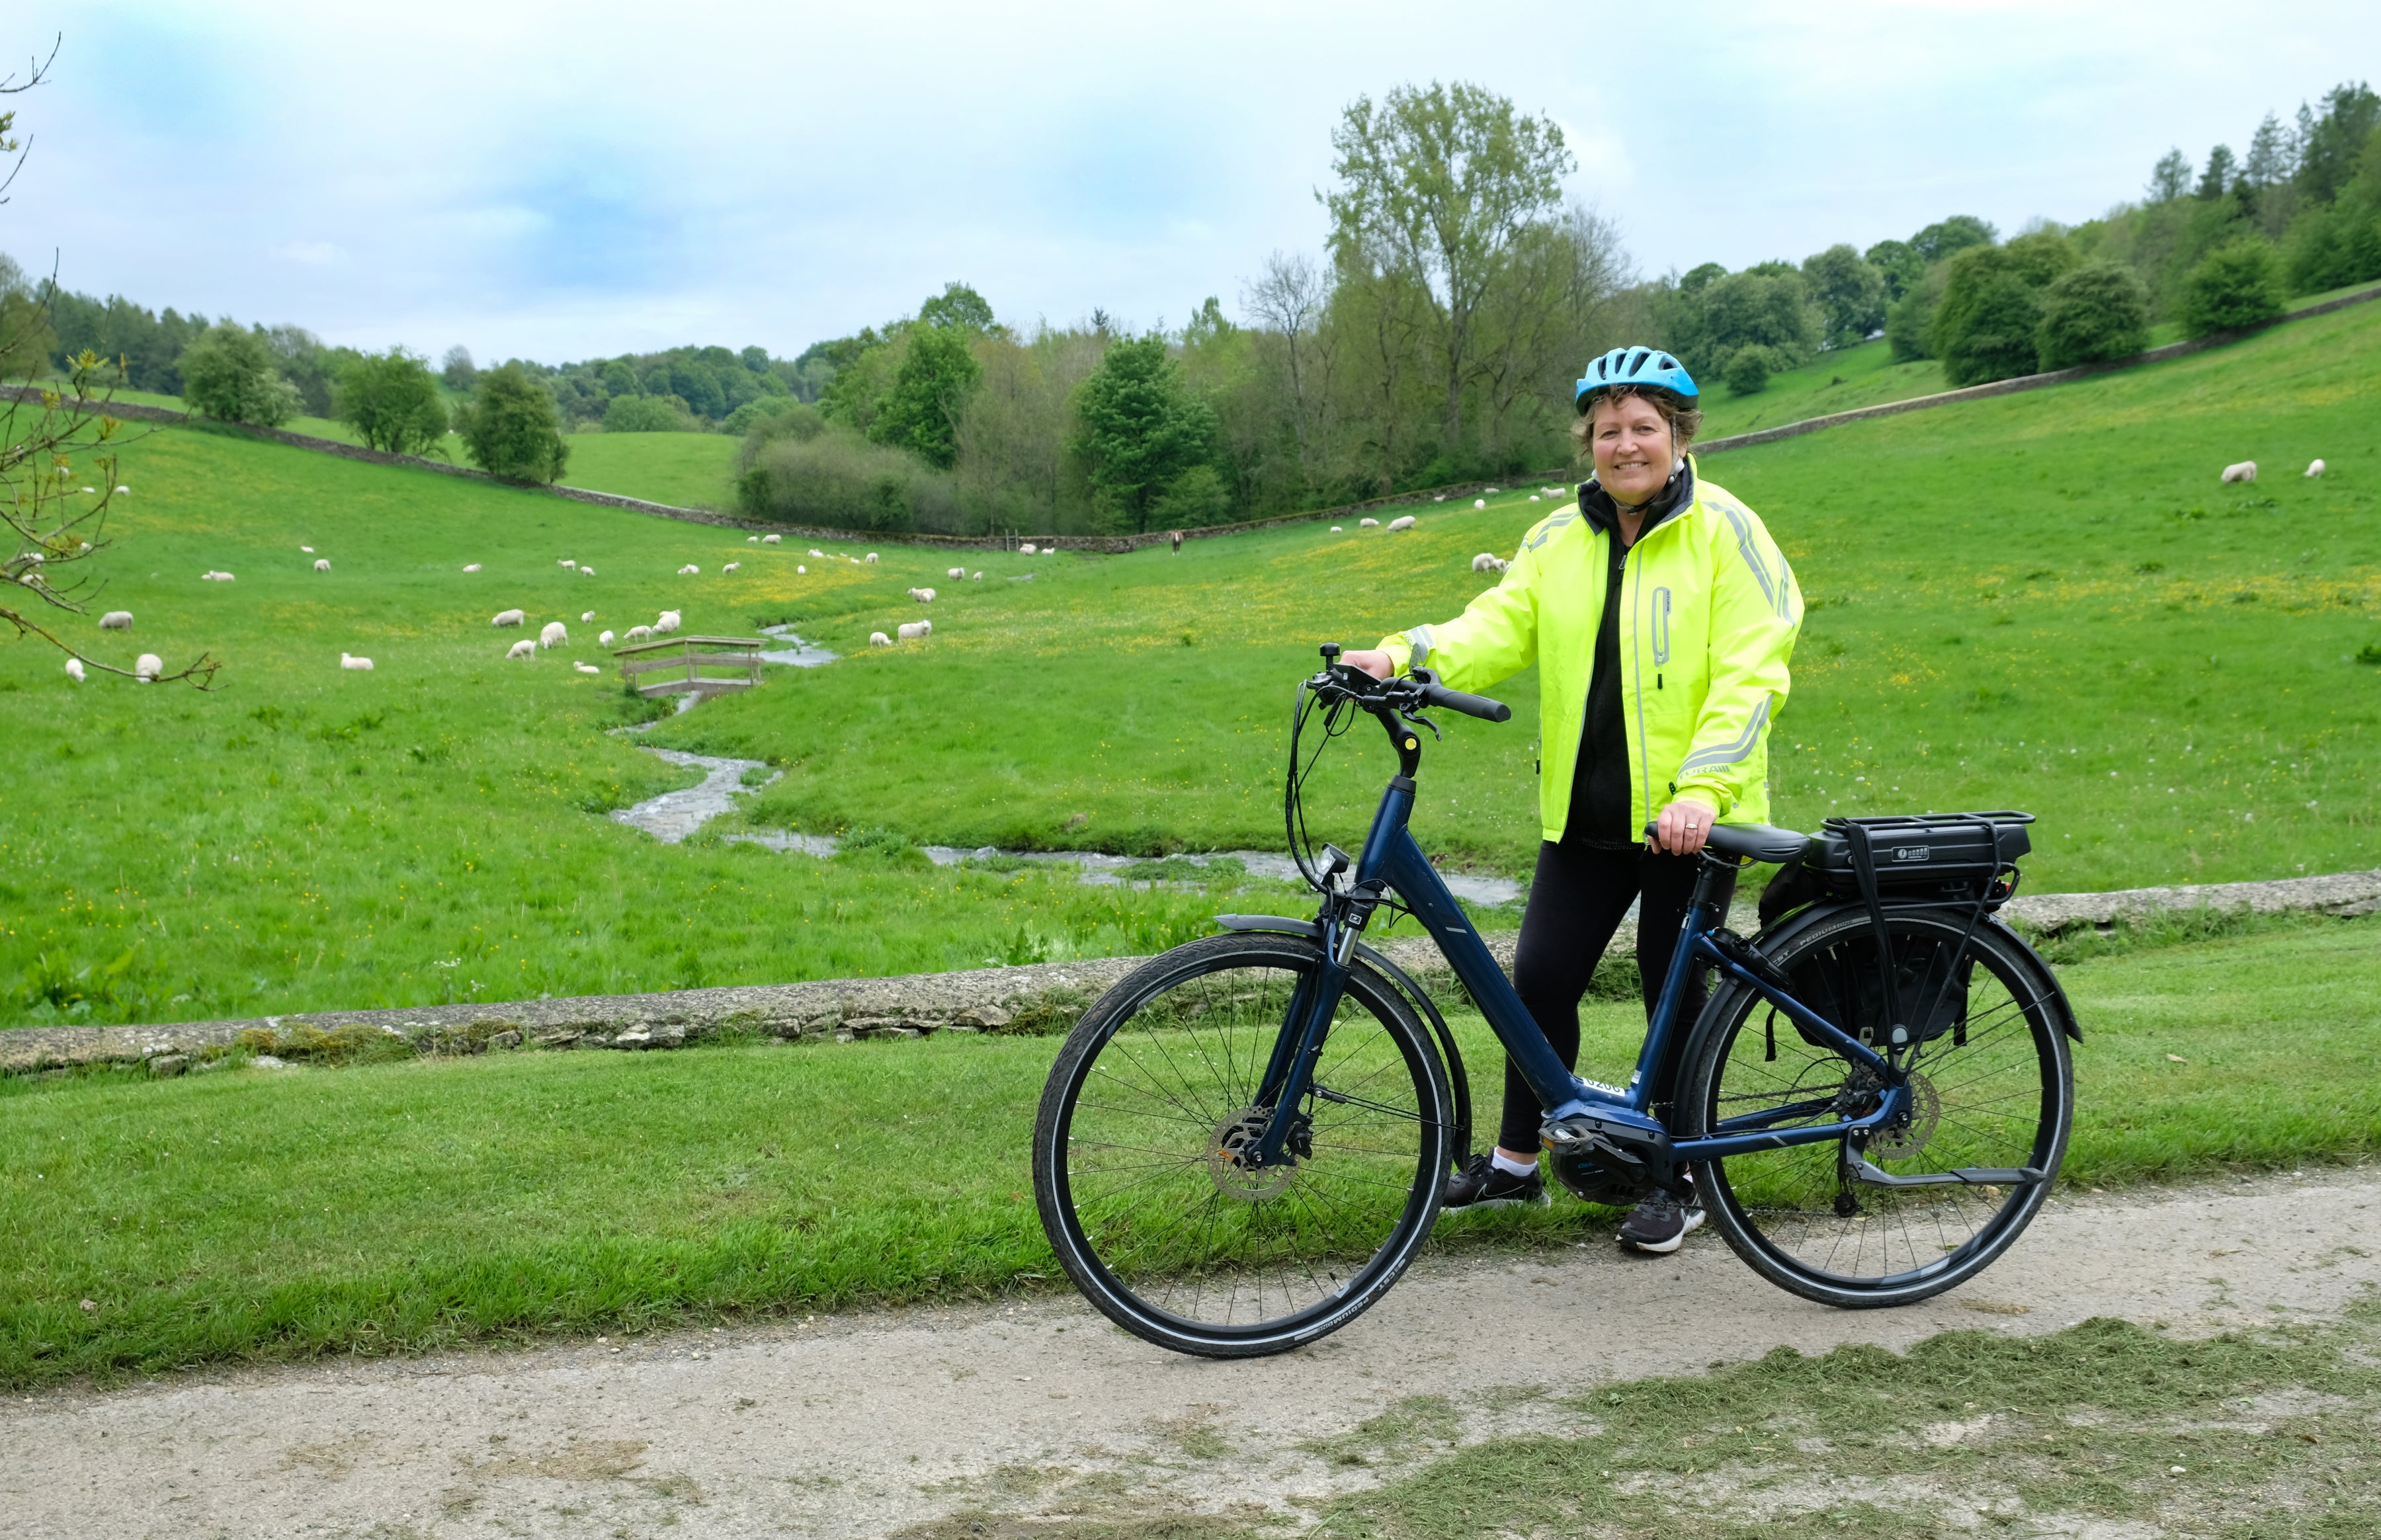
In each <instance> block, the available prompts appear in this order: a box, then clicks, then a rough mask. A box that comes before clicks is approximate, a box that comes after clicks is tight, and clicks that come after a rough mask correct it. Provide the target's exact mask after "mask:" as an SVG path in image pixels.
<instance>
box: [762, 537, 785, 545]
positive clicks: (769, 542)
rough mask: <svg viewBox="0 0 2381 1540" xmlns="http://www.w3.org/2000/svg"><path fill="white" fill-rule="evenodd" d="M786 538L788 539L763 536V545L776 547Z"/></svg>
mask: <svg viewBox="0 0 2381 1540" xmlns="http://www.w3.org/2000/svg"><path fill="white" fill-rule="evenodd" d="M785 538H786V537H785V536H783V535H763V536H762V537H761V543H762V544H763V545H775V544H776V543H777V542H778V541H780V540H784V539H785Z"/></svg>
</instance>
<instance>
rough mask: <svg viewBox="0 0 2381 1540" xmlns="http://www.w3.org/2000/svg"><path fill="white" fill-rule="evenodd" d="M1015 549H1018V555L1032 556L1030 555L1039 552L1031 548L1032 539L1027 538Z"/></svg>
mask: <svg viewBox="0 0 2381 1540" xmlns="http://www.w3.org/2000/svg"><path fill="white" fill-rule="evenodd" d="M1017 551H1018V554H1020V555H1021V556H1032V555H1038V554H1039V552H1036V551H1035V550H1034V549H1033V542H1032V540H1027V541H1026V542H1025V543H1024V544H1023V545H1020V546H1019V547H1018V548H1017Z"/></svg>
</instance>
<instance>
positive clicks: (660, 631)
mask: <svg viewBox="0 0 2381 1540" xmlns="http://www.w3.org/2000/svg"><path fill="white" fill-rule="evenodd" d="M681 624H684V623H683V622H682V621H680V620H679V619H678V612H677V611H676V610H664V611H663V612H661V616H660V618H659V619H657V620H655V621H654V622H653V635H654V636H656V637H666V636H668V635H669V634H670V633H671V632H673V631H675V630H677V629H678V626H679V625H681Z"/></svg>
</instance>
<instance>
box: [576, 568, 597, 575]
mask: <svg viewBox="0 0 2381 1540" xmlns="http://www.w3.org/2000/svg"><path fill="white" fill-rule="evenodd" d="M579 576H581V577H592V576H595V569H594V568H593V567H580V569H579Z"/></svg>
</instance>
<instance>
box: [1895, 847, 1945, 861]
mask: <svg viewBox="0 0 2381 1540" xmlns="http://www.w3.org/2000/svg"><path fill="white" fill-rule="evenodd" d="M1893 858H1894V859H1895V860H1897V861H1932V860H1933V859H1935V847H1934V846H1933V845H1896V846H1894V847H1893Z"/></svg>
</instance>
